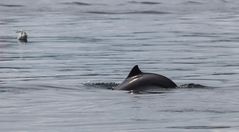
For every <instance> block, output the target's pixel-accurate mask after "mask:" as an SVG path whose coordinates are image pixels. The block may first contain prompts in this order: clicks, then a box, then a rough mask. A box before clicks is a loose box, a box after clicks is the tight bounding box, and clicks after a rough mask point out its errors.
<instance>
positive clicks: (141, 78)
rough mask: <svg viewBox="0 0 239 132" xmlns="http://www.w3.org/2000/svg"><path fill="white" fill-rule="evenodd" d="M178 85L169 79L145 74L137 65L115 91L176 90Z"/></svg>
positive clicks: (153, 74)
mask: <svg viewBox="0 0 239 132" xmlns="http://www.w3.org/2000/svg"><path fill="white" fill-rule="evenodd" d="M176 87H177V85H176V84H175V83H174V82H173V81H172V80H170V79H169V78H167V77H165V76H162V75H159V74H155V73H143V72H142V71H141V70H140V69H139V67H138V65H135V66H134V67H133V68H132V70H131V71H130V73H129V75H128V76H127V78H126V79H125V80H124V81H123V82H122V83H121V84H119V85H118V86H117V87H115V88H114V89H116V90H135V91H136V90H137V91H138V90H145V89H148V88H176Z"/></svg>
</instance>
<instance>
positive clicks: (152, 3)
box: [129, 1, 161, 5]
mask: <svg viewBox="0 0 239 132" xmlns="http://www.w3.org/2000/svg"><path fill="white" fill-rule="evenodd" d="M129 3H131V4H144V5H158V4H161V3H160V2H151V1H142V2H138V1H129Z"/></svg>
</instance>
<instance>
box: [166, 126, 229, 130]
mask: <svg viewBox="0 0 239 132" xmlns="http://www.w3.org/2000/svg"><path fill="white" fill-rule="evenodd" d="M167 128H176V129H225V128H231V126H172V127H167Z"/></svg>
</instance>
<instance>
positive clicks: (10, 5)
mask: <svg viewBox="0 0 239 132" xmlns="http://www.w3.org/2000/svg"><path fill="white" fill-rule="evenodd" d="M0 6H2V7H23V5H13V4H0Z"/></svg>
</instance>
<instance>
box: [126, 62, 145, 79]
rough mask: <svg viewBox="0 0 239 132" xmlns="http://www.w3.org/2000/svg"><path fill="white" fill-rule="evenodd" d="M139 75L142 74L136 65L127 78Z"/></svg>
mask: <svg viewBox="0 0 239 132" xmlns="http://www.w3.org/2000/svg"><path fill="white" fill-rule="evenodd" d="M139 74H142V72H141V71H140V69H139V67H138V65H135V66H134V67H133V68H132V70H131V71H130V73H129V75H128V77H127V78H129V77H133V76H136V75H139Z"/></svg>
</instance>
